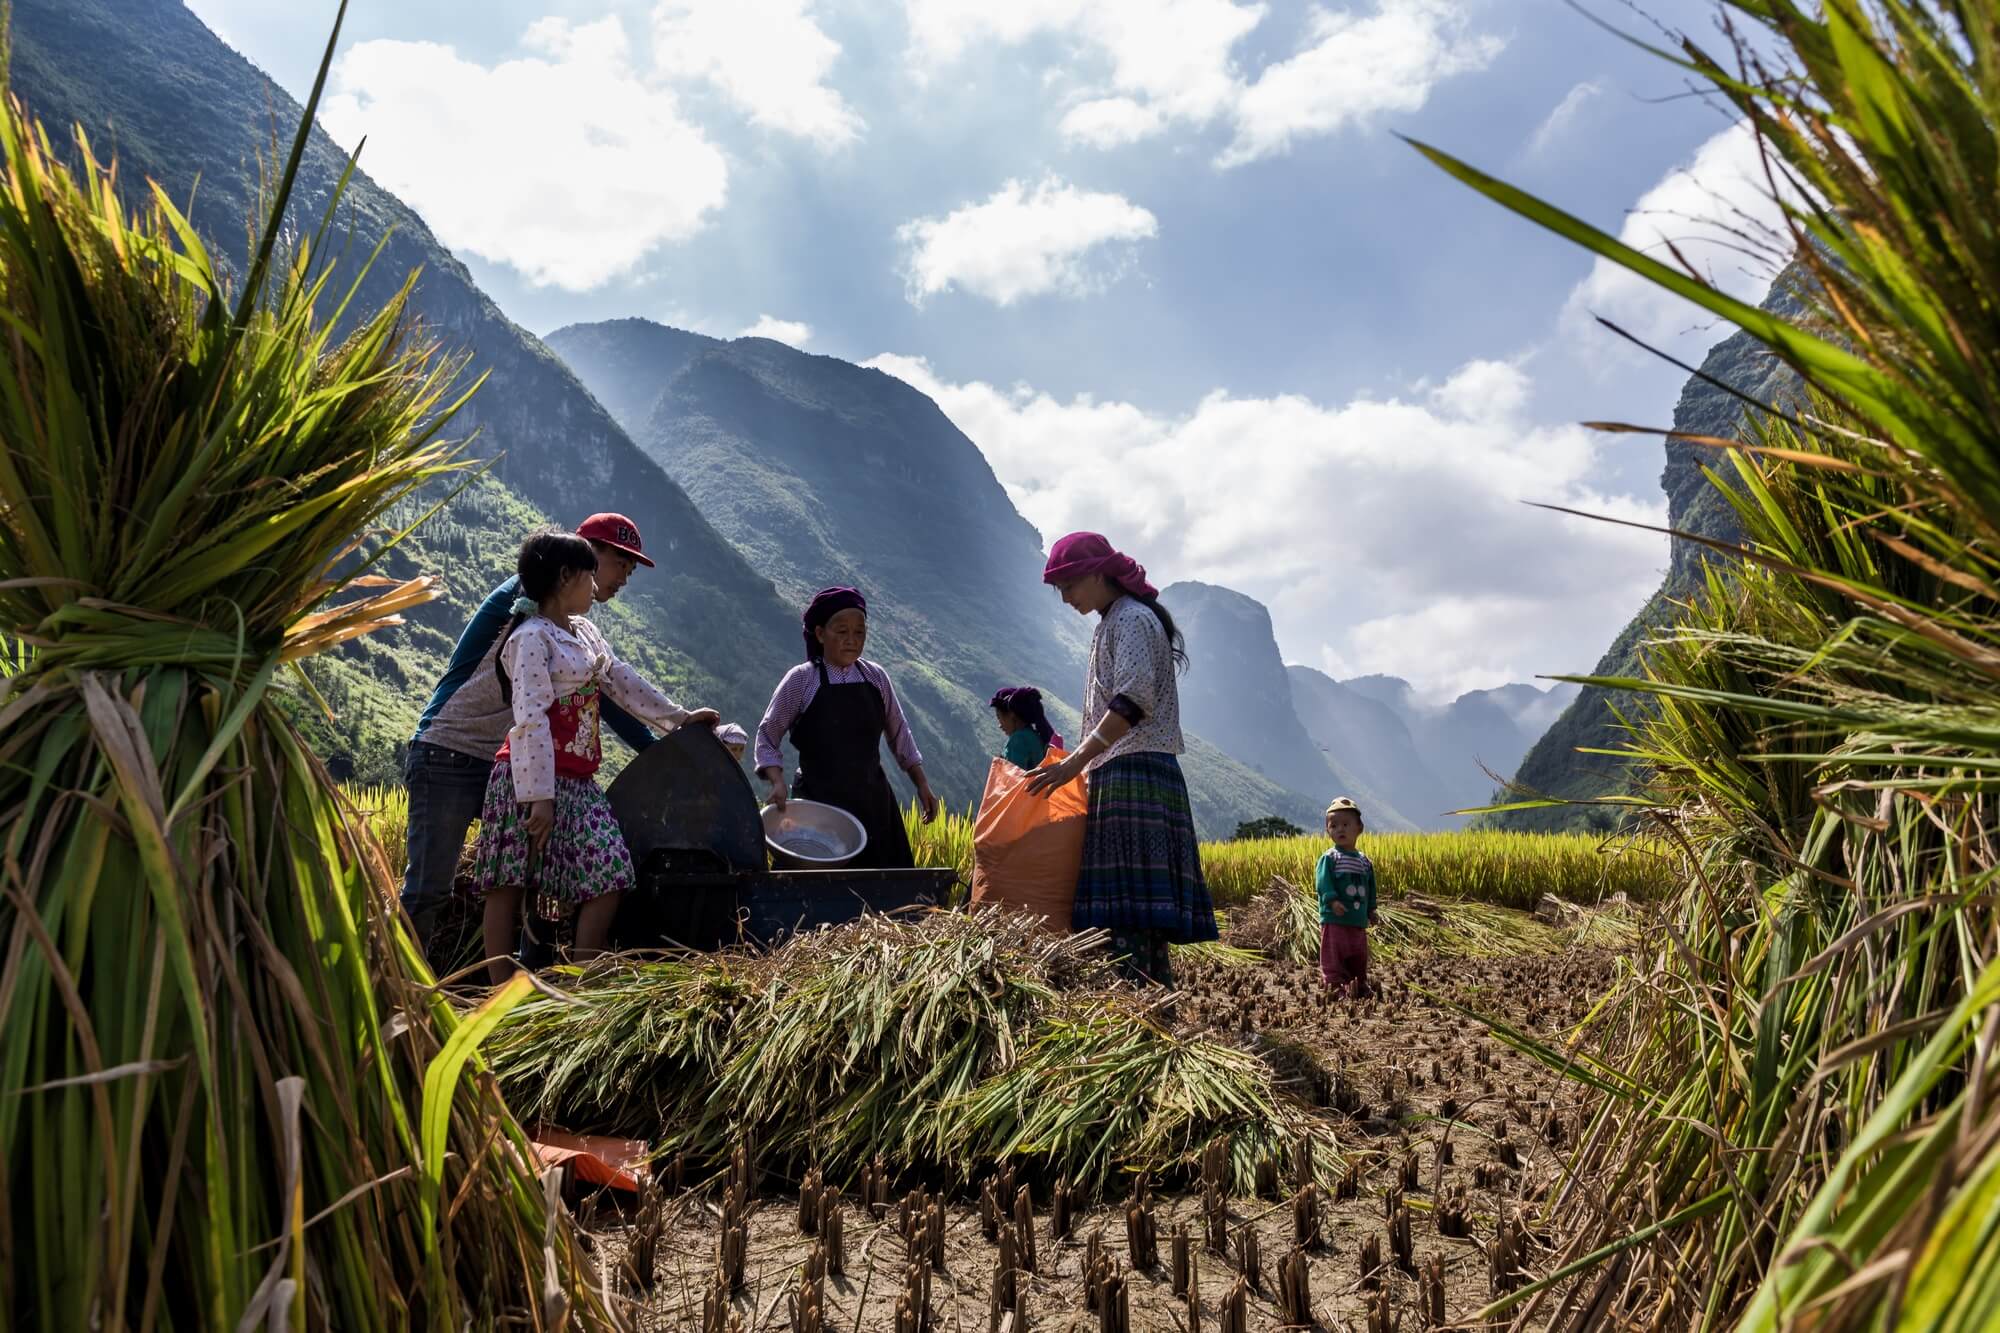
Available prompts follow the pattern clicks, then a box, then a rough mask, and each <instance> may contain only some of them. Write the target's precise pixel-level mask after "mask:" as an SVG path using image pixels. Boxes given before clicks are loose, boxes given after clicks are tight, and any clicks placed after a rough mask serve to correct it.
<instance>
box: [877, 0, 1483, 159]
mask: <svg viewBox="0 0 2000 1333" xmlns="http://www.w3.org/2000/svg"><path fill="white" fill-rule="evenodd" d="M906 6H907V10H908V14H909V26H910V56H911V60H912V63H913V64H914V66H915V68H916V70H917V72H918V74H919V75H920V76H923V77H931V76H935V75H937V74H939V73H941V72H942V71H943V70H944V69H945V68H947V67H949V66H950V65H951V64H953V63H954V62H956V61H958V60H960V59H963V58H964V57H965V56H966V54H967V52H969V51H971V50H974V49H977V48H980V47H985V46H993V45H1002V46H1005V45H1018V44H1020V43H1024V42H1027V41H1029V40H1031V39H1033V38H1037V37H1045V36H1054V37H1057V38H1062V39H1067V41H1068V42H1069V43H1070V46H1071V49H1072V51H1073V52H1074V53H1075V55H1076V58H1077V61H1078V63H1079V64H1080V65H1082V66H1085V67H1087V68H1086V70H1085V71H1084V73H1085V74H1086V75H1087V77H1085V79H1084V82H1085V83H1086V84H1087V86H1088V88H1089V91H1088V92H1087V93H1086V95H1085V98H1084V100H1083V101H1081V102H1080V103H1079V104H1078V105H1076V106H1073V107H1071V108H1070V109H1069V110H1068V111H1067V112H1066V113H1065V115H1064V117H1063V119H1062V123H1061V130H1062V133H1063V135H1064V136H1065V138H1067V139H1068V140H1069V141H1071V142H1072V143H1079V144H1084V145H1088V146H1091V147H1097V148H1110V147H1117V146H1119V145H1121V144H1127V143H1132V142H1136V141H1137V140H1139V139H1142V138H1147V137H1151V136H1152V135H1155V134H1158V133H1160V132H1161V131H1162V130H1164V129H1165V128H1167V127H1168V126H1170V125H1180V126H1185V127H1193V128H1202V127H1206V126H1208V125H1211V124H1214V123H1216V122H1218V121H1220V122H1224V123H1227V124H1229V125H1231V126H1233V127H1234V138H1233V141H1232V142H1231V144H1230V145H1229V147H1228V148H1227V149H1226V150H1225V151H1224V152H1223V153H1222V154H1221V156H1220V157H1218V159H1217V161H1218V163H1219V165H1222V166H1235V165H1238V164H1240V163H1244V162H1250V161H1254V160H1256V159H1258V158H1261V157H1267V156H1271V155H1273V154H1276V153H1282V152H1285V151H1287V150H1288V149H1289V148H1290V146H1291V145H1292V143H1293V141H1294V140H1295V139H1297V138H1300V137H1303V136H1307V135H1316V134H1330V133H1333V132H1335V131H1338V130H1340V129H1342V128H1344V127H1346V126H1348V125H1351V124H1355V123H1357V122H1360V121H1363V120H1366V119H1368V118H1370V117H1372V116H1375V115H1378V114H1380V113H1383V112H1392V111H1404V112H1407V111H1414V110H1416V109H1417V108H1419V107H1421V106H1423V104H1424V103H1425V102H1426V101H1427V100H1428V99H1429V97H1430V93H1431V89H1432V88H1433V87H1434V86H1435V85H1436V84H1437V83H1438V82H1439V81H1440V80H1443V79H1446V78H1449V77H1451V76H1453V75H1456V74H1461V73H1465V72H1468V71H1471V70H1476V69H1481V68H1483V67H1485V65H1487V64H1488V63H1489V62H1490V61H1491V60H1492V59H1493V57H1494V55H1495V54H1497V53H1498V51H1499V50H1500V47H1501V43H1500V41H1499V39H1498V38H1494V37H1488V36H1478V35H1474V34H1472V33H1470V32H1469V31H1468V29H1467V25H1466V23H1465V20H1464V18H1463V16H1462V15H1461V14H1460V12H1459V9H1458V7H1457V6H1456V5H1455V4H1454V3H1453V2H1452V0H1374V8H1373V10H1372V11H1371V12H1369V13H1366V14H1358V13H1355V12H1349V11H1339V12H1336V11H1333V10H1329V9H1323V8H1315V9H1314V10H1313V11H1312V13H1311V15H1310V18H1309V20H1308V23H1307V31H1306V37H1305V40H1304V42H1303V43H1302V45H1301V46H1300V47H1299V49H1298V50H1296V51H1295V52H1294V53H1293V54H1292V55H1290V56H1289V57H1288V58H1286V59H1283V60H1280V61H1276V62H1274V63H1272V64H1270V65H1268V66H1266V67H1265V68H1264V69H1263V70H1262V71H1260V72H1257V73H1256V74H1255V75H1254V76H1253V75H1251V74H1250V73H1247V72H1246V71H1245V70H1244V69H1242V68H1241V66H1240V65H1239V62H1238V60H1237V56H1236V47H1237V45H1238V44H1239V43H1240V42H1241V41H1242V40H1243V39H1244V38H1245V37H1246V36H1248V35H1249V34H1250V33H1251V32H1252V31H1254V30H1255V29H1256V28H1257V27H1258V25H1259V24H1261V23H1262V22H1263V20H1264V18H1265V16H1266V14H1267V13H1268V12H1269V7H1268V6H1267V5H1265V4H1261V3H1240V2H1239V0H1015V2H1014V3H1009V4H997V5H996V4H992V3H989V2H988V0H906Z"/></svg>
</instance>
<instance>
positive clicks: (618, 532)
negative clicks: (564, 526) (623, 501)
mask: <svg viewBox="0 0 2000 1333" xmlns="http://www.w3.org/2000/svg"><path fill="white" fill-rule="evenodd" d="M576 535H577V536H579V537H583V538H585V539H587V540H589V541H594V542H599V543H601V544H603V545H605V546H609V547H610V548H611V549H612V550H614V551H623V552H624V553H625V554H627V555H629V556H631V557H632V558H633V559H634V560H637V561H638V562H639V563H640V564H642V565H644V566H645V567H646V568H648V569H652V568H655V566H654V564H653V562H652V561H651V560H649V559H647V558H646V552H645V551H644V550H643V549H641V547H640V545H639V525H638V524H636V523H634V522H633V521H632V520H631V519H629V518H627V517H625V515H623V514H592V515H591V516H590V517H589V518H586V519H585V520H583V522H581V523H579V524H577V525H576Z"/></svg>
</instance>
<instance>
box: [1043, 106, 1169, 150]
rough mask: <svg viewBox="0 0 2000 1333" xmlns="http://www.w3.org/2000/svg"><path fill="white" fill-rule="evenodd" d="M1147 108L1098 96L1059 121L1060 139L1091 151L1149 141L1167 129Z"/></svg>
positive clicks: (1153, 112) (1162, 119) (1154, 112)
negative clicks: (1143, 140)
mask: <svg viewBox="0 0 2000 1333" xmlns="http://www.w3.org/2000/svg"><path fill="white" fill-rule="evenodd" d="M1166 123H1167V122H1166V120H1165V118H1164V117H1162V116H1161V115H1160V113H1159V112H1158V111H1156V110H1154V109H1153V108H1152V107H1150V106H1146V105H1145V104H1143V103H1140V102H1135V101H1133V100H1132V99H1131V98H1129V97H1097V98H1092V99H1091V100H1090V101H1088V102H1081V103H1078V104H1077V105H1076V106H1073V107H1071V108H1070V109H1069V111H1068V113H1067V114H1065V115H1064V116H1063V118H1062V127H1061V128H1062V136H1063V138H1065V139H1067V140H1069V141H1070V142H1071V143H1080V144H1085V145H1087V146H1089V147H1091V148H1116V147H1118V146H1119V145H1120V144H1128V143H1137V142H1138V141H1139V140H1141V139H1149V138H1151V137H1152V136H1153V135H1155V134H1158V133H1159V132H1160V131H1161V130H1163V129H1165V128H1166Z"/></svg>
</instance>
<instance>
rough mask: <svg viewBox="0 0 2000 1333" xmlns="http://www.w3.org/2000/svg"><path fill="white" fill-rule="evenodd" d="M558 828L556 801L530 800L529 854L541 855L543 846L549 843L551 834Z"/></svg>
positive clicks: (533, 855)
mask: <svg viewBox="0 0 2000 1333" xmlns="http://www.w3.org/2000/svg"><path fill="white" fill-rule="evenodd" d="M555 828H556V803H555V802H554V801H553V800H548V801H530V802H528V855H529V856H530V857H539V856H540V855H541V854H542V848H544V847H546V846H548V844H549V834H551V833H553V832H555Z"/></svg>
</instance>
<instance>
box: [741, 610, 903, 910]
mask: <svg viewBox="0 0 2000 1333" xmlns="http://www.w3.org/2000/svg"><path fill="white" fill-rule="evenodd" d="M804 623H805V645H806V660H805V661H804V662H802V663H800V664H799V665H798V666H795V667H793V668H792V669H791V670H790V671H788V672H786V673H785V678H784V679H783V680H781V681H779V682H778V688H777V690H776V691H775V692H774V693H773V694H772V695H771V706H770V707H769V708H767V709H765V710H764V720H763V721H762V722H761V723H759V724H758V727H757V776H758V777H760V778H762V779H764V781H765V782H766V783H767V784H769V788H770V801H771V803H772V804H773V805H783V804H784V803H785V799H786V792H785V761H784V752H783V751H782V750H781V749H780V746H781V745H782V743H783V741H784V739H785V737H786V736H787V735H789V736H790V737H791V738H792V745H793V747H794V748H796V749H797V750H798V752H799V770H798V776H797V778H796V779H795V780H794V781H793V783H792V788H791V795H793V796H796V797H798V798H799V799H801V800H806V801H819V802H821V803H823V804H825V805H836V806H839V807H840V808H841V809H842V810H845V811H847V813H849V814H851V815H853V816H854V817H855V818H856V819H858V820H860V821H861V827H862V828H864V829H866V830H867V831H868V845H867V847H866V848H864V849H863V850H862V852H861V854H860V855H859V856H857V857H855V858H854V860H853V861H851V862H849V863H848V864H850V865H852V866H854V867H856V868H857V869H879V870H893V869H899V868H902V867H906V866H910V865H913V864H915V858H913V857H912V856H911V855H910V839H909V836H908V835H907V834H906V833H905V832H904V831H903V812H902V808H901V807H900V806H898V805H897V803H896V794H895V792H893V791H892V790H890V787H889V776H888V774H886V773H884V772H883V771H882V741H883V738H884V737H886V738H887V739H888V741H889V750H890V753H892V754H894V755H895V756H896V762H897V764H898V765H900V766H901V768H902V770H903V771H904V772H905V773H907V774H908V775H909V778H910V782H911V784H912V785H913V786H914V787H915V788H916V789H917V799H918V801H920V802H921V803H922V804H923V810H924V822H925V823H929V822H930V821H931V820H933V819H936V818H937V813H938V798H937V796H936V794H935V793H933V792H932V791H931V785H930V783H929V781H928V780H926V779H925V777H924V757H923V755H921V754H919V753H918V752H917V743H916V740H915V738H914V737H912V736H911V735H910V728H909V724H908V723H907V722H906V721H904V719H903V709H902V705H901V704H899V703H897V702H896V691H895V689H894V687H892V686H891V685H890V684H889V674H888V673H887V672H886V671H884V670H883V669H882V668H881V667H880V666H878V665H876V664H875V663H873V662H869V661H864V660H863V659H862V656H861V650H862V649H863V648H864V647H865V646H866V645H867V641H868V603H867V601H866V600H865V599H864V598H863V597H862V596H861V594H860V593H858V592H856V591H855V590H854V589H852V588H826V589H823V590H822V591H821V592H820V593H818V594H817V595H816V596H815V597H814V598H813V599H812V601H811V602H810V603H808V604H807V606H806V610H805V616H804Z"/></svg>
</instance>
